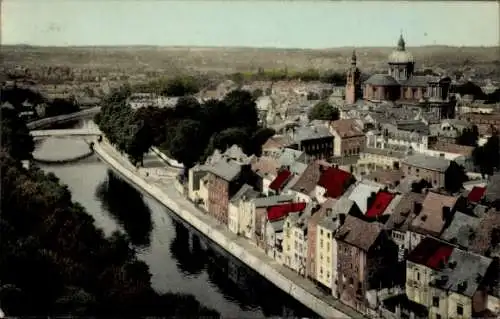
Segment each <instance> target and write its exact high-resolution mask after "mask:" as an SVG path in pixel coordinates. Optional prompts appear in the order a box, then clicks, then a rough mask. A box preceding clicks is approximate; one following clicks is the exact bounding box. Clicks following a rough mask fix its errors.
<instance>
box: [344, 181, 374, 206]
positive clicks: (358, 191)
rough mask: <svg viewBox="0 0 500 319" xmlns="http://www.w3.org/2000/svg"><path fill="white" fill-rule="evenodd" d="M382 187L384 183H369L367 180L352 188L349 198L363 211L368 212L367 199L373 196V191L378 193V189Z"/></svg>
mask: <svg viewBox="0 0 500 319" xmlns="http://www.w3.org/2000/svg"><path fill="white" fill-rule="evenodd" d="M381 188H382V185H376V184H368V183H366V182H365V181H363V182H361V183H359V184H358V185H356V187H355V188H354V189H353V190H352V192H351V194H350V195H349V199H350V200H352V201H354V202H355V203H356V204H357V205H358V207H359V209H360V210H361V213H363V214H364V213H366V211H367V209H368V207H367V199H368V197H370V196H371V194H372V193H378V191H379V190H380V189H381Z"/></svg>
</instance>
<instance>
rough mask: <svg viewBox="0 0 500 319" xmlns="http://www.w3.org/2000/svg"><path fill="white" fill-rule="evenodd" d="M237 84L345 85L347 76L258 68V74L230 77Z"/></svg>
mask: <svg viewBox="0 0 500 319" xmlns="http://www.w3.org/2000/svg"><path fill="white" fill-rule="evenodd" d="M230 79H231V80H233V81H234V82H235V83H236V84H238V85H241V84H243V83H248V82H253V81H292V80H300V81H304V82H312V81H320V82H324V83H332V84H335V85H345V74H343V73H340V72H335V71H326V72H320V71H318V70H316V69H308V70H305V71H293V70H289V69H288V68H286V67H285V68H283V69H268V70H264V69H263V68H258V70H257V72H237V73H233V74H232V75H231V76H230Z"/></svg>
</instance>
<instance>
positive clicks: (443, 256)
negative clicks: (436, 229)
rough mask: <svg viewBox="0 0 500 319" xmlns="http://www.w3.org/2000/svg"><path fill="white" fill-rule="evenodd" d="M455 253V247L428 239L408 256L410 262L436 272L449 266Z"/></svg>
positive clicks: (423, 240)
mask: <svg viewBox="0 0 500 319" xmlns="http://www.w3.org/2000/svg"><path fill="white" fill-rule="evenodd" d="M452 252H453V246H451V245H449V244H447V243H445V242H442V241H439V240H437V239H434V238H432V237H426V238H424V239H422V241H421V242H420V244H418V245H417V247H415V249H413V250H412V251H411V252H410V254H409V255H408V260H409V261H411V262H414V263H417V264H420V265H424V266H427V267H429V268H431V269H434V270H440V269H441V268H443V267H444V266H446V265H447V264H448V259H449V258H450V255H451V253H452Z"/></svg>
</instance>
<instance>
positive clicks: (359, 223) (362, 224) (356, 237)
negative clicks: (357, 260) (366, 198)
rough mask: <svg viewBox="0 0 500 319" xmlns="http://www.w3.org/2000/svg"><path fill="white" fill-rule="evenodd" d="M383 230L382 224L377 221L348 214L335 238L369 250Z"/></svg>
mask: <svg viewBox="0 0 500 319" xmlns="http://www.w3.org/2000/svg"><path fill="white" fill-rule="evenodd" d="M381 231H382V225H381V224H379V223H377V222H373V223H370V222H366V221H364V220H361V219H359V218H357V217H354V216H352V215H347V217H346V219H345V221H344V224H343V225H342V226H341V227H340V228H339V230H338V231H337V234H336V235H335V239H337V240H339V241H341V242H344V243H346V244H349V245H352V246H355V247H358V248H359V249H361V250H363V251H366V252H367V251H369V250H370V248H371V247H372V246H373V244H374V243H375V241H376V240H377V239H378V237H379V236H380V233H381Z"/></svg>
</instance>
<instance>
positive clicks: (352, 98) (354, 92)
mask: <svg viewBox="0 0 500 319" xmlns="http://www.w3.org/2000/svg"><path fill="white" fill-rule="evenodd" d="M361 95H362V93H361V72H360V71H359V69H358V68H357V66H356V52H355V51H352V57H351V66H350V67H349V69H348V70H347V81H346V86H345V102H346V103H347V104H354V103H355V102H356V101H357V100H358V99H359V98H361Z"/></svg>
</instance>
